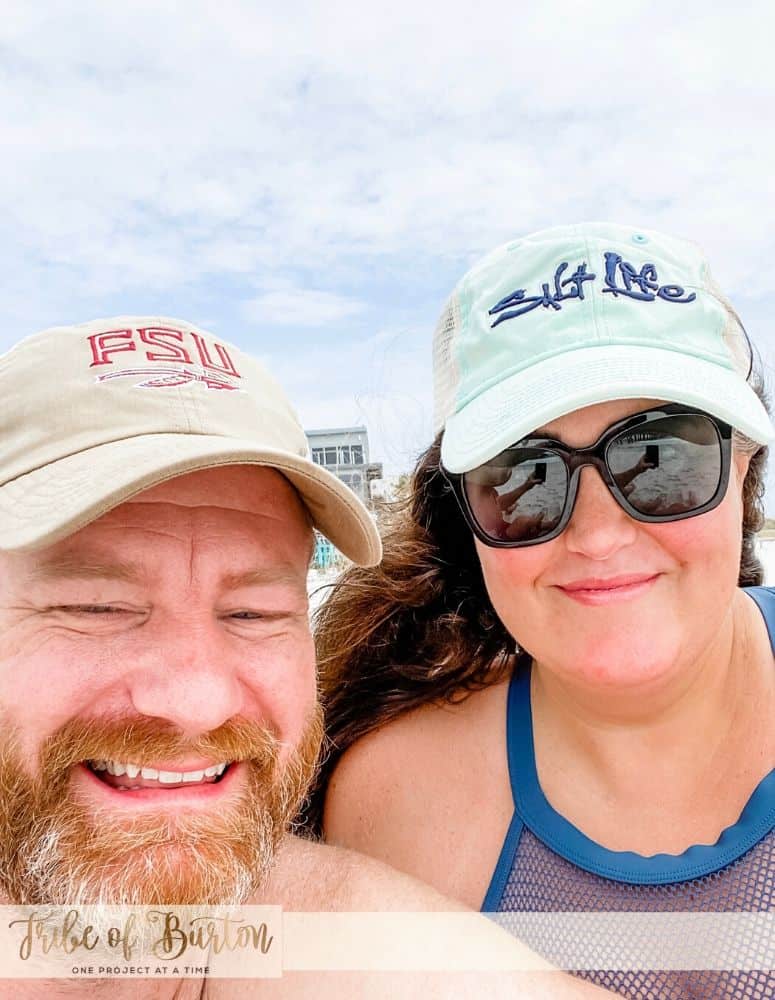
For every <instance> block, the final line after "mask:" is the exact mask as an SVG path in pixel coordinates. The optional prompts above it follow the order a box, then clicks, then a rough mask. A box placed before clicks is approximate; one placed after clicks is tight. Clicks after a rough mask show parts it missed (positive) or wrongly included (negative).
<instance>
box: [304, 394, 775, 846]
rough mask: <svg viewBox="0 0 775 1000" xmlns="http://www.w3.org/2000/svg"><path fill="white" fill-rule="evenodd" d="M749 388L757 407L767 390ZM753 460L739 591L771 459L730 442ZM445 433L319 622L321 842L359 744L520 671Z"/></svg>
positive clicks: (314, 825)
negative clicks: (372, 558) (337, 773)
mask: <svg viewBox="0 0 775 1000" xmlns="http://www.w3.org/2000/svg"><path fill="white" fill-rule="evenodd" d="M749 381H750V384H751V385H752V387H753V388H754V390H755V391H756V393H757V395H758V396H759V397H760V398H761V399H762V400H763V401H765V392H764V386H763V381H762V379H761V378H759V377H756V376H754V377H752V378H751V379H750V380H749ZM734 444H735V448H736V450H737V451H742V452H743V453H745V454H747V455H748V456H749V458H750V464H749V467H748V472H747V475H746V477H745V480H744V483H743V501H744V510H743V526H742V527H743V545H742V553H741V559H740V573H739V585H740V586H741V587H744V586H756V585H758V584H761V583H762V580H763V570H762V566H761V563H760V561H759V559H758V556H757V554H756V546H755V542H756V533H757V532H758V531H759V530H760V528H761V527H762V525H763V523H764V512H763V504H762V499H763V495H764V468H765V462H766V457H767V449H766V448H764V447H761V446H760V445H758V444H756V443H754V442H752V441H750V440H748V439H747V438H744V437H742V436H741V435H740V434H738V433H737V432H735V435H734ZM440 452H441V434H439V436H438V437H437V438H436V440H435V441H434V442H433V444H432V445H431V446H430V448H428V450H427V451H426V452H424V454H423V455H421V456H420V459H419V461H418V463H417V466H416V468H415V470H414V473H413V476H412V479H411V485H410V490H409V496H408V498H407V499H405V500H404V501H403V502H399V503H397V504H394V505H393V506H392V509H391V510H390V511H389V512H388V515H387V517H386V519H385V521H384V522H383V544H384V557H383V560H382V562H381V564H380V565H379V566H374V567H370V568H361V567H357V566H354V567H351V568H350V569H348V570H347V571H346V572H345V573H344V574H343V575H342V576H341V577H340V578H339V580H337V582H336V583H335V584H334V585H333V587H332V591H331V594H330V596H329V597H328V598H327V600H325V602H324V603H323V604H322V605H321V606H320V608H319V610H318V612H317V614H316V616H315V642H316V648H317V656H318V669H319V674H320V696H321V700H322V703H323V709H324V711H325V718H326V731H327V755H326V757H325V760H324V762H323V764H322V766H321V771H320V774H319V777H318V781H317V784H316V786H315V789H314V790H313V793H312V797H311V799H310V802H309V804H308V808H307V811H306V813H305V815H304V817H303V818H302V825H304V826H307V827H308V828H309V829H311V830H313V831H315V832H319V830H320V823H321V817H322V811H323V797H324V794H325V788H326V785H327V782H328V778H329V776H330V774H331V772H332V771H333V769H334V767H335V766H336V763H337V761H338V760H339V758H340V757H341V755H342V754H343V753H344V751H345V750H346V749H347V748H348V747H349V746H350V745H351V744H352V743H354V742H355V740H357V739H358V738H359V737H361V736H364V735H365V734H366V733H368V732H370V731H371V730H373V729H376V728H378V727H379V726H382V725H384V724H385V723H386V722H389V721H390V720H391V719H394V718H396V716H398V715H401V714H402V713H404V712H408V711H410V710H411V709H413V708H416V707H418V706H420V705H423V704H425V703H427V702H430V701H445V700H446V701H455V700H460V699H462V698H465V697H466V696H467V695H468V694H470V693H471V692H472V691H475V690H478V689H481V688H484V687H487V686H488V685H490V684H493V683H495V682H497V681H499V680H501V679H502V678H504V677H505V676H507V675H508V674H509V672H510V671H512V670H513V669H514V657H515V654H516V656H517V665H519V662H520V657H519V652H520V651H519V649H518V647H517V644H516V642H515V640H514V638H513V637H512V636H511V635H510V634H509V633H508V632H507V631H506V628H505V627H504V625H503V624H502V623H501V621H500V619H499V618H498V616H497V614H496V613H495V610H494V608H493V606H492V604H491V603H490V599H489V596H488V594H487V590H486V588H485V584H484V579H483V577H482V571H481V568H480V565H479V560H478V558H477V555H476V550H475V548H474V540H473V535H472V534H471V531H470V529H469V528H468V526H467V525H466V522H465V521H464V519H463V515H462V514H461V512H460V509H459V507H458V505H457V501H456V500H455V497H454V495H453V493H452V491H451V489H450V487H449V485H448V483H447V481H446V479H445V478H444V476H443V475H442V473H441V470H440V468H439V460H440Z"/></svg>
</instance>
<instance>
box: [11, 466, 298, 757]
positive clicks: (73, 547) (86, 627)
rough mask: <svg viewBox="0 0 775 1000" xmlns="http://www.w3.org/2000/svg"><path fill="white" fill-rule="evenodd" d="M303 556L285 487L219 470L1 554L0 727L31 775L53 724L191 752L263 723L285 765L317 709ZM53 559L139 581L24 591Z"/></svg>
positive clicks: (272, 477)
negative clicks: (226, 729)
mask: <svg viewBox="0 0 775 1000" xmlns="http://www.w3.org/2000/svg"><path fill="white" fill-rule="evenodd" d="M311 545H312V532H311V529H310V525H309V518H308V516H307V514H306V511H305V510H304V508H303V506H302V504H301V502H300V501H299V499H298V496H297V494H296V493H295V491H294V490H293V488H292V487H291V486H290V485H289V484H288V482H287V480H285V479H284V478H283V477H282V476H281V475H280V474H279V473H277V472H275V471H273V470H269V469H261V468H251V467H229V468H224V469H212V470H204V471H201V472H196V473H192V474H190V475H187V476H182V477H179V478H177V479H174V480H171V481H169V482H167V483H165V484H162V485H161V486H158V487H155V488H154V489H152V490H149V491H146V492H145V493H143V494H140V495H139V496H138V497H137V498H135V499H134V500H132V501H129V502H127V503H124V504H122V505H121V506H119V507H117V508H115V509H114V510H112V511H110V512H109V513H107V514H105V515H104V516H103V517H101V518H100V519H99V520H97V521H95V522H93V523H92V524H90V525H88V526H86V527H85V528H83V529H82V530H81V531H79V532H77V533H76V534H75V535H72V536H71V537H69V538H67V539H65V540H64V541H62V542H59V543H57V544H56V545H54V546H51V547H49V548H47V549H44V550H40V551H37V552H29V553H3V554H0V712H1V713H2V717H3V720H4V722H5V723H6V724H11V725H13V726H14V727H15V728H16V730H17V731H18V734H19V738H20V742H21V747H22V750H23V751H24V753H25V754H26V755H27V761H28V764H29V766H30V769H31V770H32V769H34V766H35V759H36V756H37V752H38V749H39V747H40V745H41V741H42V740H43V739H44V738H45V737H46V736H48V735H50V734H51V733H52V732H54V731H55V730H56V729H57V728H58V727H60V726H61V725H63V724H64V723H65V722H67V721H68V720H70V719H73V718H84V719H87V718H94V717H97V718H101V717H109V716H111V715H119V716H121V715H123V716H126V715H130V716H136V715H138V714H141V715H147V716H154V717H156V718H160V719H163V720H165V721H167V722H168V723H172V724H174V725H175V726H176V727H178V728H179V729H180V730H181V732H183V733H184V734H186V735H188V736H191V737H195V736H197V735H200V734H201V733H204V732H208V731H211V730H212V729H214V728H216V727H217V726H219V725H220V724H221V723H223V722H225V721H226V720H227V719H230V718H232V717H233V716H235V715H242V716H245V717H247V718H250V719H254V720H259V721H262V722H264V723H267V724H268V725H269V726H270V727H271V728H272V729H273V730H274V731H275V733H276V734H277V736H278V737H279V738H280V740H281V741H282V743H283V744H284V748H283V750H282V752H281V759H282V758H283V757H284V756H286V755H287V753H288V752H289V750H290V748H292V747H293V746H294V745H295V744H296V743H297V742H298V739H299V737H300V735H301V733H302V730H303V727H304V723H305V720H306V719H307V718H308V715H309V712H310V709H311V707H312V705H313V703H314V699H315V671H314V652H313V646H312V640H311V636H310V632H309V627H308V620H307V596H306V572H307V567H308V565H309V556H310V552H311ZM54 557H56V558H58V559H60V560H63V561H68V562H70V563H74V564H78V563H89V562H94V561H95V560H98V561H99V562H100V563H103V562H108V563H110V562H113V561H115V560H121V561H129V562H131V563H133V564H136V565H137V567H139V568H140V569H141V570H142V571H143V576H142V578H139V579H137V580H134V581H129V580H124V579H101V578H95V579H67V578H62V579H55V580H50V581H42V580H37V579H36V577H35V574H36V571H37V570H39V568H40V567H41V565H42V564H43V562H44V561H45V560H46V559H51V558H54ZM253 571H257V576H256V578H255V579H254V580H253V581H251V582H249V583H248V584H246V585H241V586H238V587H235V586H233V585H232V584H231V583H228V582H227V577H228V575H229V574H232V575H233V574H238V573H248V572H253ZM76 608H77V610H76ZM106 608H108V609H110V610H105V609H106ZM97 609H100V610H97Z"/></svg>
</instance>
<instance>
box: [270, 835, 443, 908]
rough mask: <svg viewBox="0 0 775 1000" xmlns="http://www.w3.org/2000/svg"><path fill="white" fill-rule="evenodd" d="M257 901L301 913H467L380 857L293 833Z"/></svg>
mask: <svg viewBox="0 0 775 1000" xmlns="http://www.w3.org/2000/svg"><path fill="white" fill-rule="evenodd" d="M254 902H258V903H266V904H274V905H278V906H282V907H283V909H285V910H301V911H311V910H343V911H349V910H408V911H410V910H426V911H452V910H460V909H463V907H461V906H460V905H459V904H458V903H454V902H452V901H451V900H449V899H447V898H446V897H444V896H442V895H441V894H440V893H438V892H436V890H435V889H432V888H431V887H430V886H427V885H425V884H424V883H422V882H419V881H417V880H416V879H414V878H411V877H410V876H408V875H404V874H402V873H400V872H397V871H395V870H394V869H392V868H390V867H389V866H388V865H385V864H383V863H382V862H380V861H376V860H375V859H374V858H368V857H365V856H364V855H362V854H358V853H356V852H355V851H350V850H347V849H346V848H343V847H332V846H330V845H328V844H321V843H318V842H316V841H312V840H305V839H302V838H301V837H295V836H291V835H289V836H287V837H286V838H285V839H284V840H283V842H282V844H281V845H280V847H279V849H278V851H277V856H276V859H275V863H274V866H273V868H272V873H271V875H270V878H269V880H268V882H267V884H266V885H265V886H264V888H263V889H262V890H261V892H260V894H259V896H258V897H257V898H256V899H255V900H254Z"/></svg>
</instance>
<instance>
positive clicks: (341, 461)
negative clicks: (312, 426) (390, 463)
mask: <svg viewBox="0 0 775 1000" xmlns="http://www.w3.org/2000/svg"><path fill="white" fill-rule="evenodd" d="M306 434H307V440H308V441H309V446H310V449H311V451H312V461H313V462H315V463H316V464H317V465H323V466H325V467H326V469H328V471H329V472H333V474H334V475H335V476H336V477H337V478H338V479H341V480H342V482H343V483H345V484H346V485H347V486H349V487H350V489H351V490H352V491H353V493H357V495H358V496H359V497H360V498H361V500H363V502H364V503H365V504H367V505H369V504H370V503H371V489H370V487H369V484H370V483H371V482H372V481H373V480H375V479H381V478H382V463H381V462H370V461H369V435H368V432H367V431H366V428H365V427H334V428H326V429H324V430H316V431H306Z"/></svg>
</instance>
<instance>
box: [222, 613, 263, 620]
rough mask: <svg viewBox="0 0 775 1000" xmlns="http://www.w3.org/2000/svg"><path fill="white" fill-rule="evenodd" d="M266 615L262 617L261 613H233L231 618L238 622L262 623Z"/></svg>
mask: <svg viewBox="0 0 775 1000" xmlns="http://www.w3.org/2000/svg"><path fill="white" fill-rule="evenodd" d="M265 617H266V615H262V614H261V612H260V611H233V612H232V613H231V614H230V615H229V618H236V619H237V620H238V621H246V622H250V621H261V619H262V618H265Z"/></svg>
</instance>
